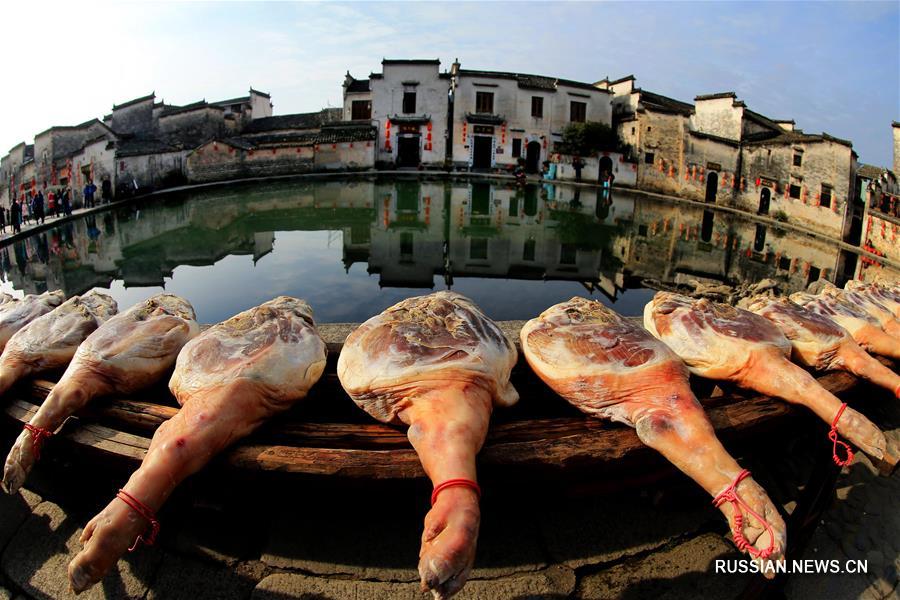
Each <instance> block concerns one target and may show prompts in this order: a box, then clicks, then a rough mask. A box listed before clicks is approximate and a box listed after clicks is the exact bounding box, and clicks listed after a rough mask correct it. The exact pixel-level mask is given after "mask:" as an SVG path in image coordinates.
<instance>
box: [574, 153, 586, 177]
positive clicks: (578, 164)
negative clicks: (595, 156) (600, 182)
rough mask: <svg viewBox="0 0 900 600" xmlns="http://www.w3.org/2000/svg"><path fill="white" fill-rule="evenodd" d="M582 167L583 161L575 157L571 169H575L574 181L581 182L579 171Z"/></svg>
mask: <svg viewBox="0 0 900 600" xmlns="http://www.w3.org/2000/svg"><path fill="white" fill-rule="evenodd" d="M583 167H584V161H583V160H581V157H580V156H576V157H575V159H574V160H573V161H572V168H573V169H575V181H581V169H582V168H583Z"/></svg>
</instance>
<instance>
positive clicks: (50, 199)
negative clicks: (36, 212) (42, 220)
mask: <svg viewBox="0 0 900 600" xmlns="http://www.w3.org/2000/svg"><path fill="white" fill-rule="evenodd" d="M47 212H48V213H49V214H50V216H51V217H58V216H59V215H58V214H57V209H56V194H54V193H53V190H50V191H49V192H47Z"/></svg>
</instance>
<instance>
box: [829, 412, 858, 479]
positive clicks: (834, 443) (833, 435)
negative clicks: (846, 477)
mask: <svg viewBox="0 0 900 600" xmlns="http://www.w3.org/2000/svg"><path fill="white" fill-rule="evenodd" d="M845 408H847V403H846V402H844V403H843V404H841V407H840V408H839V409H838V411H837V414H836V415H834V421H832V422H831V431H829V432H828V439H829V440H831V459H832V460H833V461H834V464H836V465H837V466H839V467H846V466H847V465H849V464H850V463H851V462H853V450H852V449H851V448H850V445H849V444H848V443H847V442H844V441H841V440H839V439H838V431H837V424H838V420H839V419H840V418H841V415H842V414H844V409H845ZM838 444H840V445H841V446H843V447H844V452H845V453H846V454H847V458H845V459H844V460H841V459H840V457H839V456H838V449H837V447H838Z"/></svg>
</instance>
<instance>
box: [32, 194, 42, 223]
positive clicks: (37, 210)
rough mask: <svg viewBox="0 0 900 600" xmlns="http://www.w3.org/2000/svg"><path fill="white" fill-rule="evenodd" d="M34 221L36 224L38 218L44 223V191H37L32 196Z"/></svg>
mask: <svg viewBox="0 0 900 600" xmlns="http://www.w3.org/2000/svg"><path fill="white" fill-rule="evenodd" d="M33 212H34V223H35V225H36V224H37V222H38V220H40V222H41V224H42V225H43V224H44V192H42V191H38V193H37V194H35V196H34V211H33Z"/></svg>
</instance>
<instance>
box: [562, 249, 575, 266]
mask: <svg viewBox="0 0 900 600" xmlns="http://www.w3.org/2000/svg"><path fill="white" fill-rule="evenodd" d="M577 256H578V247H577V246H576V245H575V244H560V247H559V264H561V265H574V264H575V259H576V258H577Z"/></svg>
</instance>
